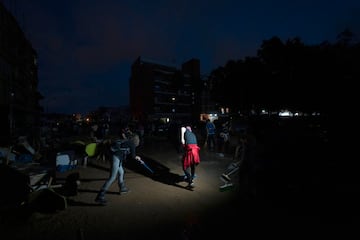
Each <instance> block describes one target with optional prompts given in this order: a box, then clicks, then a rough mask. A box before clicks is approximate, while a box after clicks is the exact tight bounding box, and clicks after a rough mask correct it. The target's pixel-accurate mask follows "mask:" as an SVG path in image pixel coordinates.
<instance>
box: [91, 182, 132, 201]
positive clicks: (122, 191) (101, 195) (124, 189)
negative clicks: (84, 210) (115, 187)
mask: <svg viewBox="0 0 360 240" xmlns="http://www.w3.org/2000/svg"><path fill="white" fill-rule="evenodd" d="M105 192H106V191H105V190H104V189H101V190H100V192H99V193H98V194H97V196H96V198H95V202H97V203H100V204H102V205H106V203H107V201H106V199H105ZM127 192H129V189H128V188H127V187H126V185H125V183H121V185H120V191H119V194H125V193H127Z"/></svg>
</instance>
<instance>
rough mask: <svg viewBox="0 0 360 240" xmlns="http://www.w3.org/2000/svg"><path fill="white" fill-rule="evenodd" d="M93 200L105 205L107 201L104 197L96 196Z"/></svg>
mask: <svg viewBox="0 0 360 240" xmlns="http://www.w3.org/2000/svg"><path fill="white" fill-rule="evenodd" d="M95 202H97V203H99V204H101V205H106V204H107V201H106V199H105V198H104V197H96V198H95Z"/></svg>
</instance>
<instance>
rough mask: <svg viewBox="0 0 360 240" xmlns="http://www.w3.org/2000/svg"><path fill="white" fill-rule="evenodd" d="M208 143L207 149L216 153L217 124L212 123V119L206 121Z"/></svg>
mask: <svg viewBox="0 0 360 240" xmlns="http://www.w3.org/2000/svg"><path fill="white" fill-rule="evenodd" d="M205 128H206V143H205V144H207V148H208V149H209V150H210V151H214V150H215V146H216V143H215V141H216V127H215V124H214V123H213V122H211V121H210V119H206V125H205Z"/></svg>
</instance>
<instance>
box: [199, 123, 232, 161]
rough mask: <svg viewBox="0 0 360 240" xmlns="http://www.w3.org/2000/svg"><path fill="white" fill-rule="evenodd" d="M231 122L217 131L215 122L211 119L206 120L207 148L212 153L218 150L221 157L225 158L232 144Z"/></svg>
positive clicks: (224, 124) (223, 124) (222, 125)
mask: <svg viewBox="0 0 360 240" xmlns="http://www.w3.org/2000/svg"><path fill="white" fill-rule="evenodd" d="M229 125H230V124H229V122H224V123H222V124H221V127H220V128H219V129H217V127H216V125H215V123H214V122H212V121H211V120H210V119H207V120H206V124H205V129H206V141H205V146H206V147H207V148H208V149H209V150H210V151H215V150H217V151H218V153H219V156H220V157H224V153H225V152H226V151H227V148H228V145H229V142H230V132H229V131H230V126H229Z"/></svg>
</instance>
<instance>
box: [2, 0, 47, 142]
mask: <svg viewBox="0 0 360 240" xmlns="http://www.w3.org/2000/svg"><path fill="white" fill-rule="evenodd" d="M41 97H42V96H41V94H40V93H39V92H38V67H37V53H36V51H35V50H34V49H33V47H32V45H31V43H30V42H29V41H28V40H27V38H26V37H25V34H24V32H23V31H22V29H21V28H20V26H19V24H18V22H17V21H16V19H15V17H14V16H13V15H12V14H11V13H10V12H9V11H8V10H7V9H6V8H5V6H4V5H3V4H2V3H1V2H0V112H1V116H2V117H1V118H0V119H1V120H0V132H1V138H2V139H1V140H2V141H3V140H4V141H7V140H8V139H11V138H12V137H15V136H18V135H32V134H36V132H37V131H38V126H39V124H40V113H41V107H40V105H39V100H40V99H41Z"/></svg>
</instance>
